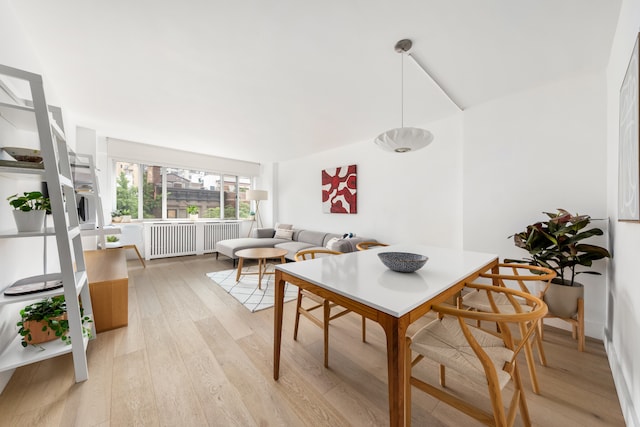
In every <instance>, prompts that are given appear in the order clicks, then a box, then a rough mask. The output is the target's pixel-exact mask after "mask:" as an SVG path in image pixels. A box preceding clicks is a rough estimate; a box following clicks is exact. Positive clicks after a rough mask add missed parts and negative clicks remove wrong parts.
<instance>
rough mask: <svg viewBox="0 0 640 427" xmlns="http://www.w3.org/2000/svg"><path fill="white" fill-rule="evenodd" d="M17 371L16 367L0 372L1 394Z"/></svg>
mask: <svg viewBox="0 0 640 427" xmlns="http://www.w3.org/2000/svg"><path fill="white" fill-rule="evenodd" d="M15 371H16V370H15V369H12V370H10V371H4V372H0V394H2V392H3V391H4V388H5V387H6V386H7V384H8V383H9V380H10V379H11V376H12V375H13V373H14V372H15Z"/></svg>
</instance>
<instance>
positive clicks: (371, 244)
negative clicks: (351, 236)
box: [356, 241, 389, 251]
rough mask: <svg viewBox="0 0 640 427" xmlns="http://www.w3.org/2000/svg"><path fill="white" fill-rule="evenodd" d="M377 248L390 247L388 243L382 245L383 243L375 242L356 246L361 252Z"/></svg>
mask: <svg viewBox="0 0 640 427" xmlns="http://www.w3.org/2000/svg"><path fill="white" fill-rule="evenodd" d="M375 246H389V245H387V244H386V243H381V242H374V241H366V242H360V243H358V244H357V245H356V249H358V250H359V251H366V250H367V249H369V248H373V247H375Z"/></svg>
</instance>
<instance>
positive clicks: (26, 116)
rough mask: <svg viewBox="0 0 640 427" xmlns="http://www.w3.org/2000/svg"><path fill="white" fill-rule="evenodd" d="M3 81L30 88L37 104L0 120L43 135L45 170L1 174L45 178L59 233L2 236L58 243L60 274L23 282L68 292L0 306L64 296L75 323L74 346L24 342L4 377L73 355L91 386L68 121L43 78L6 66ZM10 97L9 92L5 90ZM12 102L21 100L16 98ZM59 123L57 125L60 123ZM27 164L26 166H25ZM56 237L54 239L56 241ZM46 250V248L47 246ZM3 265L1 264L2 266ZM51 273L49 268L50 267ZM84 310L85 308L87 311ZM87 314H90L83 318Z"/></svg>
mask: <svg viewBox="0 0 640 427" xmlns="http://www.w3.org/2000/svg"><path fill="white" fill-rule="evenodd" d="M0 76H6V77H8V78H9V79H14V80H21V81H24V82H26V83H27V84H28V86H29V88H30V91H31V100H27V101H23V102H22V101H19V100H18V101H17V102H16V104H10V103H7V102H0V116H1V117H2V118H3V119H4V120H6V121H7V122H8V123H9V124H10V125H11V126H13V127H15V128H16V129H19V130H29V131H32V132H35V133H36V134H37V137H38V140H39V143H40V151H41V155H42V158H43V167H42V168H41V167H36V166H34V167H24V165H19V164H16V165H15V166H16V167H13V166H14V165H13V164H11V162H10V161H2V163H0V173H1V174H2V175H3V176H9V175H12V176H15V177H16V179H24V177H25V176H29V175H36V176H40V177H42V176H43V177H44V181H45V182H46V183H47V189H48V192H49V199H50V202H51V212H52V215H51V216H52V217H53V228H47V229H46V230H45V231H42V232H36V233H18V232H15V231H13V230H9V231H0V238H12V239H14V238H29V237H37V236H44V237H43V239H45V243H44V244H45V245H46V239H47V238H48V237H47V236H53V237H55V241H56V245H57V250H58V259H59V262H60V272H58V273H49V274H47V273H46V271H45V272H44V273H45V274H43V275H39V276H31V277H26V278H24V279H21V280H19V281H18V282H20V283H23V284H27V283H30V281H42V282H43V283H44V282H45V281H48V280H49V279H55V280H62V284H63V286H62V288H58V289H52V290H49V291H45V292H39V293H34V294H28V295H11V296H9V295H4V291H3V294H2V295H0V305H5V304H13V303H16V302H24V301H33V300H38V299H42V298H44V297H50V296H56V295H64V296H65V301H66V307H67V318H68V321H69V336H70V338H71V344H70V345H68V344H66V343H64V342H63V341H62V340H59V339H56V340H54V341H50V342H48V343H43V344H41V345H37V346H27V347H26V348H25V347H22V346H21V343H20V341H21V339H22V337H21V336H20V335H18V334H17V333H16V334H17V336H16V338H15V339H14V340H13V342H11V343H10V344H9V346H8V347H7V348H5V349H4V350H3V351H2V352H0V371H6V370H10V369H15V368H17V367H19V366H23V365H26V364H30V363H34V362H38V361H41V360H45V359H48V358H50V357H55V356H58V355H61V354H64V353H69V352H71V353H72V354H73V365H74V372H75V379H76V382H80V381H85V380H87V379H88V377H89V371H88V365H87V354H86V348H87V342H88V338H87V336H86V335H85V334H84V333H83V330H84V328H83V324H82V317H84V316H88V317H90V318H92V317H93V310H92V307H91V297H90V294H89V285H88V279H87V272H86V266H85V261H84V254H83V248H82V239H81V234H80V224H79V220H78V211H77V202H76V192H75V189H74V185H73V177H72V173H71V172H72V171H71V166H70V158H69V148H68V147H67V144H66V141H65V134H64V131H63V127H62V115H61V113H60V111H59V109H57V110H56V107H50V106H49V105H48V104H47V102H46V99H45V93H44V88H43V83H42V77H41V76H40V75H38V74H34V73H30V72H27V71H23V70H18V69H16V68H12V67H8V66H5V65H0ZM3 88H4V90H5V91H6V90H7V89H6V86H3ZM10 98H13V99H16V100H17V99H18V98H17V97H15V96H10ZM55 116H57V117H56V119H57V120H58V123H56V120H55V119H54V117H55ZM20 163H21V162H20ZM53 237H51V238H53ZM45 248H46V246H45ZM1 263H2V261H0V266H1ZM44 264H45V268H46V262H45V263H44ZM81 304H82V308H81ZM81 311H83V312H84V314H83V315H82V316H81ZM88 327H90V329H91V333H92V334H93V335H95V328H94V327H93V323H90V324H88Z"/></svg>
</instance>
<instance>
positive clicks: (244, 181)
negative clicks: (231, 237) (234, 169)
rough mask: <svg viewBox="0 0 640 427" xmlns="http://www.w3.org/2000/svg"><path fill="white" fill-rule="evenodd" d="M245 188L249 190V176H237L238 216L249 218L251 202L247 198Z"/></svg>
mask: <svg viewBox="0 0 640 427" xmlns="http://www.w3.org/2000/svg"><path fill="white" fill-rule="evenodd" d="M247 190H251V178H247V177H243V176H241V177H239V178H238V199H239V200H240V211H239V212H238V213H239V215H238V217H239V218H249V216H250V214H251V202H250V201H249V200H247Z"/></svg>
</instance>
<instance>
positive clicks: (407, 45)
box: [395, 39, 413, 53]
mask: <svg viewBox="0 0 640 427" xmlns="http://www.w3.org/2000/svg"><path fill="white" fill-rule="evenodd" d="M411 46H413V42H411V40H409V39H402V40H400V41H399V42H398V43H396V46H395V50H396V52H398V53H407V52H409V51H410V50H411Z"/></svg>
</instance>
